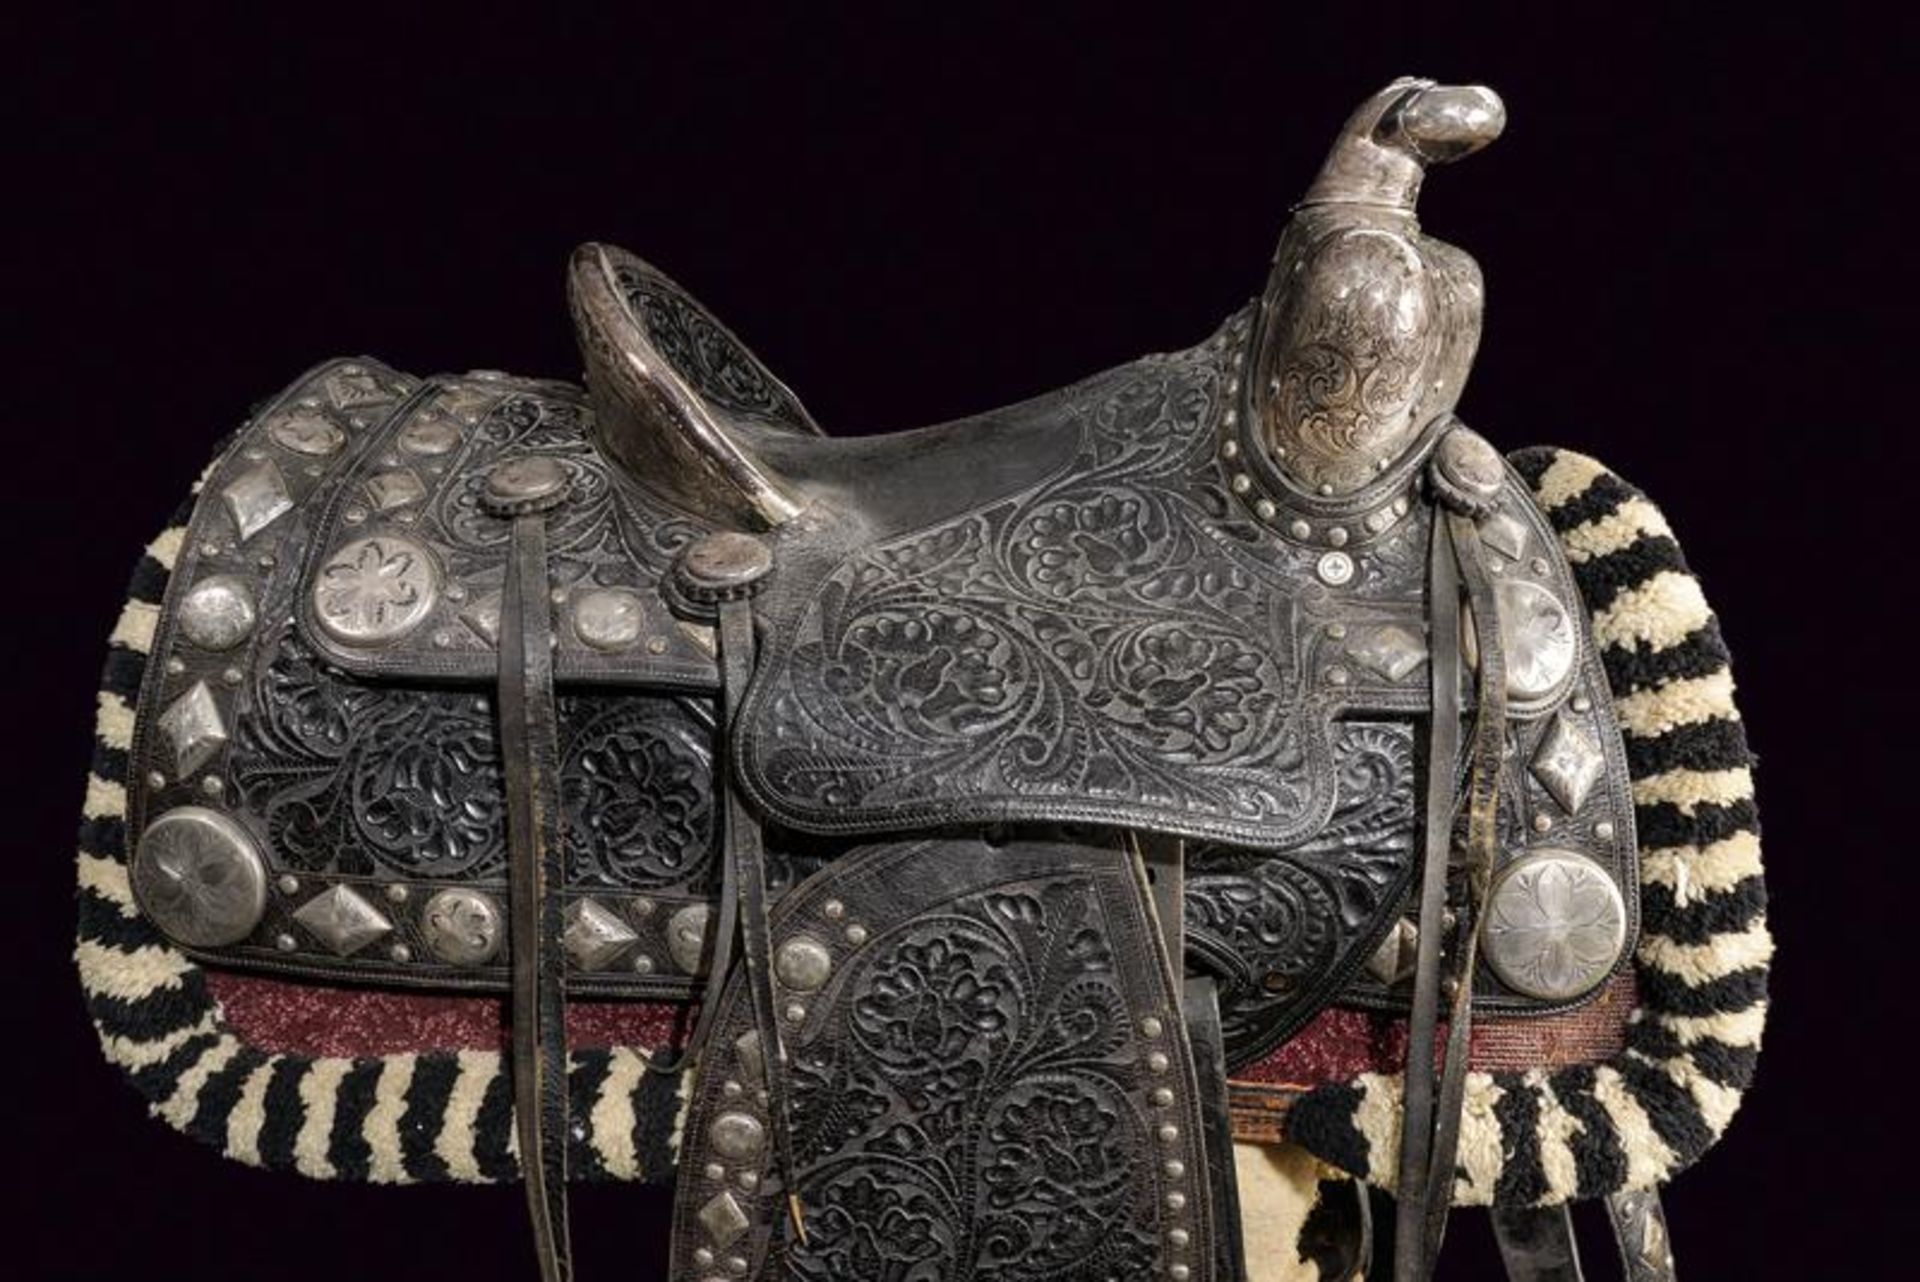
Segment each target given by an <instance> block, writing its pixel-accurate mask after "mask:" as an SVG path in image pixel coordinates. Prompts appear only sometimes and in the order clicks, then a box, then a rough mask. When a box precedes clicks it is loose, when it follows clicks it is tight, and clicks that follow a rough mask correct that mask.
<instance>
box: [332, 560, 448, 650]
mask: <svg viewBox="0 0 1920 1282" xmlns="http://www.w3.org/2000/svg"><path fill="white" fill-rule="evenodd" d="M439 595H440V572H439V570H438V569H437V568H436V567H435V565H434V562H433V555H432V553H430V552H428V551H427V550H426V549H425V548H423V547H421V546H420V545H419V544H418V543H415V542H414V541H413V540H411V539H404V538H400V537H398V536H397V535H387V534H381V535H374V536H373V537H371V538H364V539H355V540H353V541H352V542H350V543H347V544H343V545H342V546H341V547H340V548H338V549H337V550H336V551H335V552H334V554H333V555H332V556H330V557H328V558H327V562H326V564H325V565H323V566H321V567H320V573H319V574H318V575H317V576H316V577H315V579H314V584H313V607H314V617H315V618H316V619H318V620H319V622H320V626H321V627H322V628H323V629H325V631H326V633H327V635H328V636H330V637H332V638H333V639H334V640H336V641H338V642H340V643H341V644H343V645H354V646H368V645H386V644H388V643H390V642H393V641H397V640H399V639H400V638H401V637H404V636H406V635H407V634H408V633H409V632H411V631H413V630H414V629H415V628H417V627H419V626H420V625H421V623H423V622H425V620H426V618H427V616H428V615H429V614H432V613H433V607H434V604H435V602H436V601H437V600H438V599H439Z"/></svg>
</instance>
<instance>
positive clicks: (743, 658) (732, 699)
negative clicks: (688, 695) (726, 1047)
mask: <svg viewBox="0 0 1920 1282" xmlns="http://www.w3.org/2000/svg"><path fill="white" fill-rule="evenodd" d="M719 612H720V620H719V623H720V628H719V635H720V681H721V699H722V704H723V708H724V712H725V718H726V726H727V733H726V734H723V735H722V736H721V742H722V743H725V744H731V743H732V742H733V735H732V729H733V724H734V720H735V718H736V717H737V716H738V715H739V712H740V704H741V703H742V701H743V700H744V699H745V698H746V692H747V685H748V683H749V682H750V681H751V680H752V679H753V656H754V637H753V604H752V601H751V599H750V598H747V597H739V598H736V599H733V600H727V601H722V602H720V606H719ZM731 766H732V763H731V762H729V763H728V769H727V770H726V771H725V772H724V773H723V774H722V776H721V777H722V778H723V779H724V780H725V788H726V807H725V811H724V815H723V818H722V824H723V830H722V831H723V837H722V840H723V841H724V843H725V855H726V859H727V865H728V875H729V877H730V879H731V880H732V882H733V886H734V894H733V896H731V898H733V899H737V901H738V910H739V931H740V945H741V946H740V956H741V960H742V962H743V963H744V965H745V968H746V975H747V991H748V993H749V994H750V995H751V997H752V1005H753V1021H754V1026H755V1027H756V1028H757V1029H758V1030H759V1033H760V1046H761V1051H762V1055H763V1058H764V1061H765V1064H766V1081H767V1085H766V1089H767V1117H768V1121H769V1123H770V1129H771V1130H772V1132H773V1153H774V1164H773V1171H774V1178H775V1179H777V1180H780V1181H783V1182H784V1181H788V1180H790V1179H791V1178H792V1175H793V1132H792V1126H791V1122H790V1118H789V1114H788V1105H787V1094H788V1077H787V1049H786V1043H785V1041H784V1039H783V1038H782V1037H781V1033H780V1019H779V1015H778V1012H776V1011H775V1010H774V996H773V959H772V951H773V931H772V928H771V926H770V925H769V923H768V920H767V861H766V846H765V841H764V838H763V835H762V833H761V829H760V820H759V818H758V817H757V816H755V814H754V813H753V812H752V811H751V810H749V809H748V808H747V804H746V801H745V800H744V798H742V796H741V794H740V788H739V785H738V783H737V782H736V779H735V776H734V774H733V771H732V768H731ZM732 907H733V905H732V904H728V905H725V906H723V910H722V929H723V930H724V929H725V928H726V925H727V923H726V917H727V916H728V915H730V914H729V912H728V910H729V909H731V908H732ZM721 955H722V954H721V946H720V945H719V944H718V943H716V945H715V948H714V956H715V959H716V965H717V964H718V959H719V958H720V956H721ZM787 1205H788V1211H789V1213H790V1215H791V1217H792V1221H793V1227H794V1230H795V1232H796V1233H798V1234H799V1235H800V1237H801V1239H802V1240H803V1241H804V1240H805V1236H806V1221H805V1218H804V1215H803V1210H802V1207H801V1206H800V1203H799V1199H798V1197H797V1196H795V1195H792V1194H789V1197H788V1203H787Z"/></svg>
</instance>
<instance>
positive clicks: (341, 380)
mask: <svg viewBox="0 0 1920 1282" xmlns="http://www.w3.org/2000/svg"><path fill="white" fill-rule="evenodd" d="M326 390H327V396H328V398H329V399H330V400H332V401H333V403H334V404H335V405H336V406H338V407H339V408H341V409H343V410H347V409H353V408H354V407H355V406H358V405H378V404H379V403H380V402H382V401H390V400H392V399H393V393H391V392H389V391H388V390H387V389H386V388H384V387H382V386H380V381H379V380H378V379H376V378H375V377H374V376H373V375H371V374H369V373H367V372H365V371H364V370H360V371H355V372H353V373H349V372H347V371H346V370H342V371H340V372H339V373H338V374H334V375H331V376H329V377H328V379H327V382H326Z"/></svg>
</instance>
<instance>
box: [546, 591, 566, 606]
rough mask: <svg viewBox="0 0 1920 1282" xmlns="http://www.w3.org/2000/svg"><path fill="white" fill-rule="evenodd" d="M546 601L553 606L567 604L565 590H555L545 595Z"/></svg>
mask: <svg viewBox="0 0 1920 1282" xmlns="http://www.w3.org/2000/svg"><path fill="white" fill-rule="evenodd" d="M547 600H549V601H551V602H552V603H553V604H555V605H565V604H566V603H567V590H566V589H565V588H555V589H554V590H553V591H551V592H549V593H547Z"/></svg>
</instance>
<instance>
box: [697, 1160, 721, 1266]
mask: <svg viewBox="0 0 1920 1282" xmlns="http://www.w3.org/2000/svg"><path fill="white" fill-rule="evenodd" d="M719 1169H720V1168H719V1167H717V1166H710V1167H708V1168H707V1170H708V1171H709V1172H711V1171H717V1170H719ZM708 1178H710V1179H718V1178H720V1177H719V1176H717V1175H709V1177H708ZM693 1262H694V1263H695V1264H697V1265H699V1266H700V1267H701V1268H703V1269H704V1268H709V1267H711V1266H712V1264H713V1252H712V1251H709V1250H708V1249H707V1248H706V1247H704V1246H703V1247H700V1248H699V1249H697V1250H695V1251H694V1253H693Z"/></svg>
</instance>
